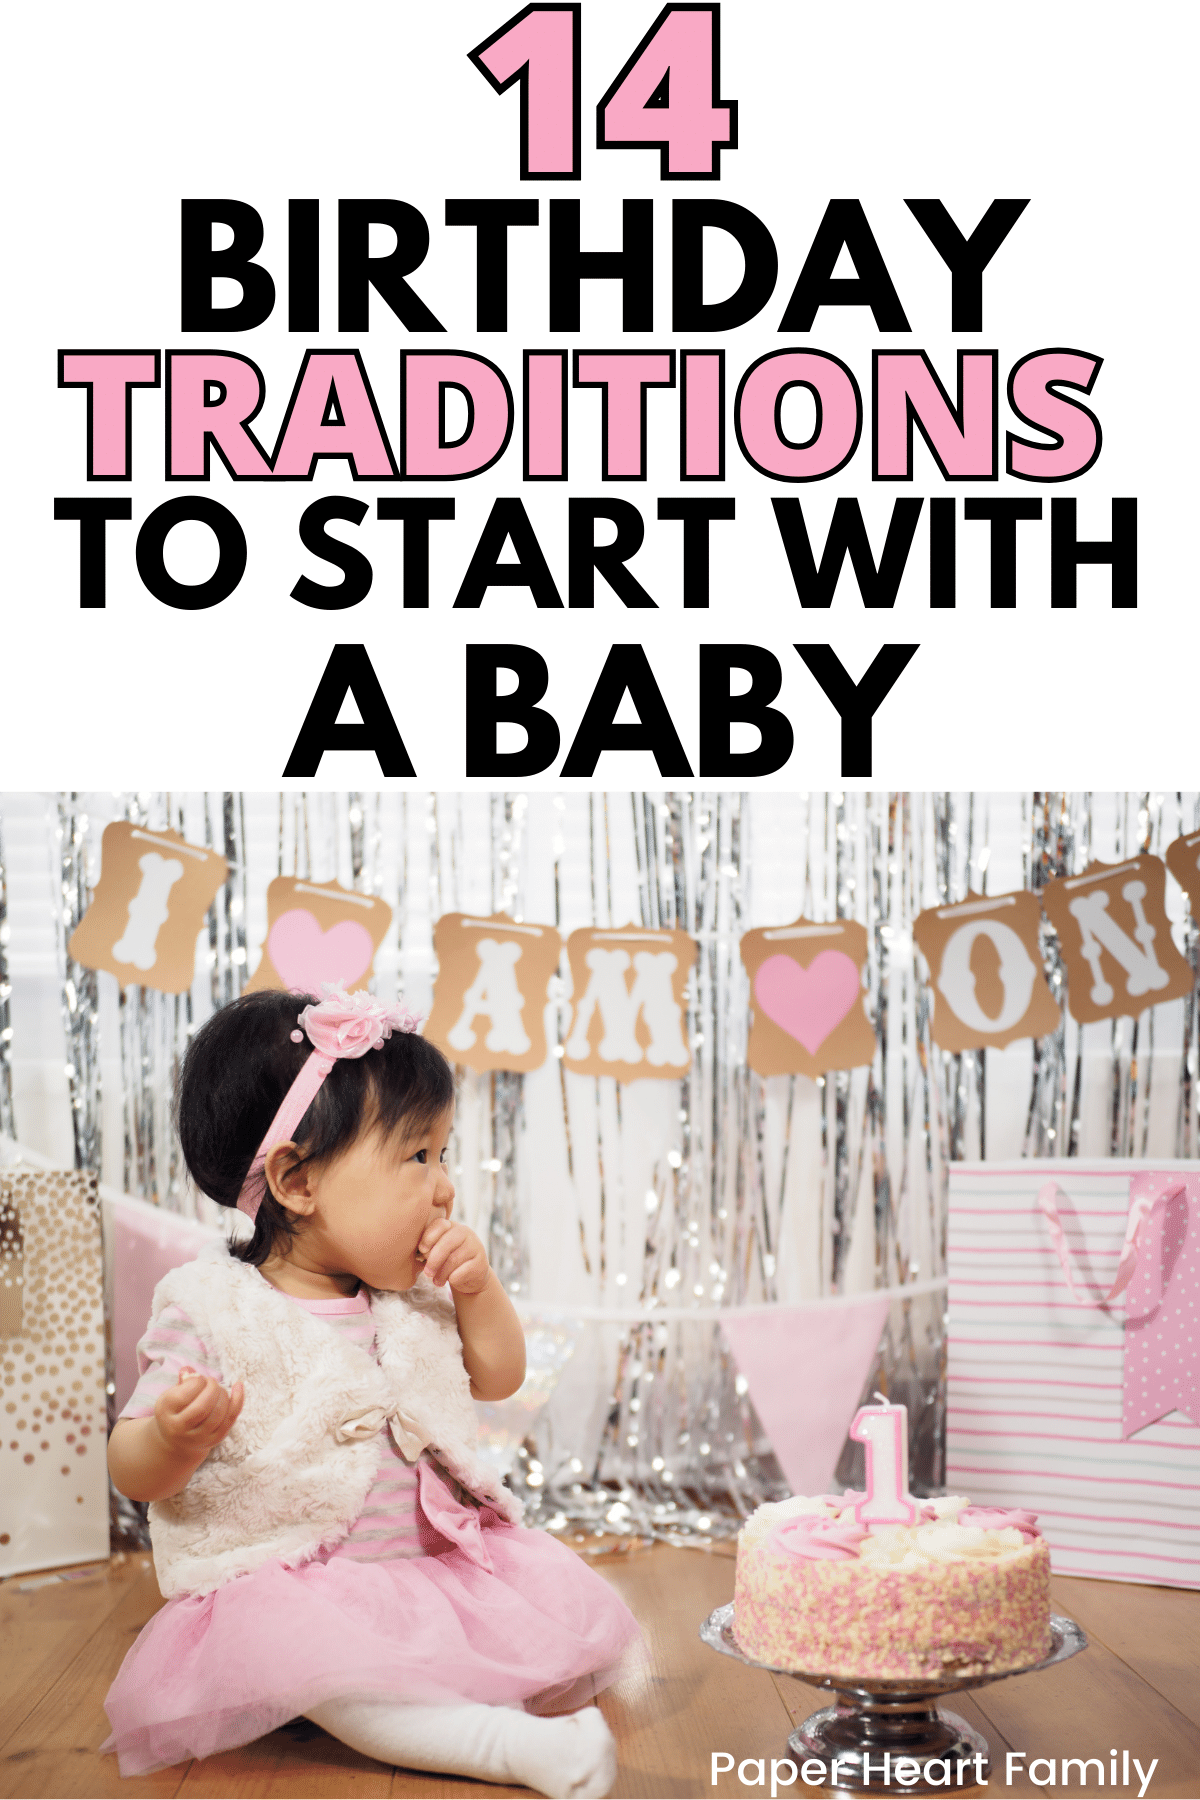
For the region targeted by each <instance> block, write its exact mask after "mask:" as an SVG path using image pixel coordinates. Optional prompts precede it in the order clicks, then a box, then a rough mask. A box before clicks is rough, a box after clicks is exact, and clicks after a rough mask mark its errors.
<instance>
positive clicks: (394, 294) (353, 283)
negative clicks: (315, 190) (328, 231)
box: [338, 200, 445, 331]
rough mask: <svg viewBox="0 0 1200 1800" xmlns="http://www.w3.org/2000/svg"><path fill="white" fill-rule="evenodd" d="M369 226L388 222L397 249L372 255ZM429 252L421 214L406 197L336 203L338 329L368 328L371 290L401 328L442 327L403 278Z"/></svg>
mask: <svg viewBox="0 0 1200 1800" xmlns="http://www.w3.org/2000/svg"><path fill="white" fill-rule="evenodd" d="M372 225H390V226H391V228H392V230H393V231H394V232H395V233H396V247H395V249H394V250H390V251H389V252H388V254H387V255H386V256H372V255H371V248H370V246H371V227H372ZM428 250H429V226H428V225H427V224H426V222H425V215H424V214H423V213H420V212H418V211H417V209H416V207H415V206H409V204H408V202H407V201H405V200H339V201H338V330H339V331H369V330H370V327H371V292H370V290H371V289H372V288H374V289H375V292H376V293H377V294H378V295H379V297H380V299H381V300H384V301H386V302H387V304H388V306H390V307H391V309H392V311H393V312H394V313H395V315H396V317H397V318H398V319H399V321H400V323H401V324H402V325H403V326H404V328H405V330H406V331H444V330H445V326H444V325H440V324H439V323H438V321H437V319H435V318H434V316H433V314H432V313H431V312H430V310H429V308H428V307H427V306H426V304H425V302H424V301H423V300H422V299H420V298H419V296H418V295H416V294H414V293H413V291H412V289H411V288H410V287H409V285H408V283H407V281H406V280H405V279H404V277H405V276H406V275H411V274H412V272H413V270H414V269H419V268H420V266H421V264H422V263H423V262H424V261H425V257H426V254H427V252H428Z"/></svg>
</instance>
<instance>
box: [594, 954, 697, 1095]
mask: <svg viewBox="0 0 1200 1800" xmlns="http://www.w3.org/2000/svg"><path fill="white" fill-rule="evenodd" d="M699 948H700V946H699V945H698V944H697V942H696V940H695V938H691V937H689V936H688V934H687V932H686V931H669V930H668V931H648V930H643V929H642V928H641V927H640V926H636V925H625V926H623V927H622V928H621V929H620V930H607V931H601V930H600V929H598V928H597V927H595V926H590V927H588V928H587V929H586V930H583V931H573V932H572V933H571V935H570V937H569V938H568V939H567V956H568V958H569V959H570V964H571V979H572V981H573V982H574V988H575V1001H574V1008H573V1011H572V1014H571V1029H570V1031H569V1032H568V1033H567V1041H566V1045H565V1057H564V1060H565V1062H566V1066H567V1068H568V1069H570V1070H571V1072H572V1073H573V1074H576V1075H615V1076H616V1078H617V1080H618V1081H642V1080H645V1079H646V1078H647V1077H650V1078H654V1079H657V1080H659V1081H673V1080H675V1078H676V1077H677V1076H679V1075H682V1074H683V1072H684V1070H685V1069H687V1068H689V1067H690V1066H691V1060H692V1053H691V1051H690V1049H689V1048H688V1043H687V1024H686V1011H685V1007H686V1000H685V995H686V990H687V984H688V977H689V976H690V975H691V972H692V965H693V963H694V962H695V960H696V955H697V952H698V950H699Z"/></svg>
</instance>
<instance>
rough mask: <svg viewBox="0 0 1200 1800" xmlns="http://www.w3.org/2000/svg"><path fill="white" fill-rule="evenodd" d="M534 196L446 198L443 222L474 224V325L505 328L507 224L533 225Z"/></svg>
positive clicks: (482, 328)
mask: <svg viewBox="0 0 1200 1800" xmlns="http://www.w3.org/2000/svg"><path fill="white" fill-rule="evenodd" d="M537 222H538V203H537V201H536V200H447V202H446V223H447V225H473V226H474V227H475V329H476V331H507V330H508V228H509V226H510V225H536V224H537Z"/></svg>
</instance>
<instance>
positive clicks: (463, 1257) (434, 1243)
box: [417, 1219, 492, 1294]
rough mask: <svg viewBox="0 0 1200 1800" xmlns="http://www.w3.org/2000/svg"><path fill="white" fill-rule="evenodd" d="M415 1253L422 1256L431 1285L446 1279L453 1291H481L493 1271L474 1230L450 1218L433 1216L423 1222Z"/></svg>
mask: <svg viewBox="0 0 1200 1800" xmlns="http://www.w3.org/2000/svg"><path fill="white" fill-rule="evenodd" d="M417 1255H418V1256H423V1257H424V1258H425V1273H426V1274H427V1275H428V1276H429V1279H430V1280H431V1281H432V1282H433V1283H434V1285H435V1286H436V1287H441V1285H442V1283H443V1282H444V1281H448V1282H449V1283H450V1286H451V1287H452V1288H453V1289H454V1292H455V1293H456V1294H481V1293H482V1292H483V1290H484V1288H485V1287H486V1286H487V1284H488V1276H489V1275H490V1274H491V1272H492V1270H491V1264H490V1263H489V1262H488V1259H487V1251H486V1250H485V1249H484V1247H483V1245H482V1244H481V1243H480V1241H479V1239H478V1238H477V1237H476V1235H475V1233H474V1232H473V1231H470V1230H468V1228H467V1227H466V1226H465V1225H452V1224H451V1223H450V1220H449V1219H434V1220H433V1222H432V1224H430V1225H427V1226H426V1228H425V1230H424V1232H423V1233H422V1234H421V1241H420V1243H419V1244H418V1245H417Z"/></svg>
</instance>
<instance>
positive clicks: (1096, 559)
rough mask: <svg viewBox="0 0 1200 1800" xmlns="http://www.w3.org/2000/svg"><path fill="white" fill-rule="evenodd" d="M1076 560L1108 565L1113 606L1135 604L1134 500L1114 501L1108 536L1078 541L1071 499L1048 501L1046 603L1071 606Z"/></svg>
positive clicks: (1135, 525)
mask: <svg viewBox="0 0 1200 1800" xmlns="http://www.w3.org/2000/svg"><path fill="white" fill-rule="evenodd" d="M1080 563H1110V564H1111V565H1112V603H1113V606H1114V607H1136V605H1137V501H1136V500H1114V501H1113V503H1112V538H1111V540H1110V541H1109V542H1108V543H1103V542H1098V541H1097V540H1095V539H1090V540H1084V541H1083V542H1080V541H1079V540H1078V539H1077V538H1076V536H1075V501H1074V500H1052V501H1051V502H1050V604H1051V606H1074V604H1075V594H1076V588H1077V585H1078V583H1077V576H1078V572H1079V565H1080Z"/></svg>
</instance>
